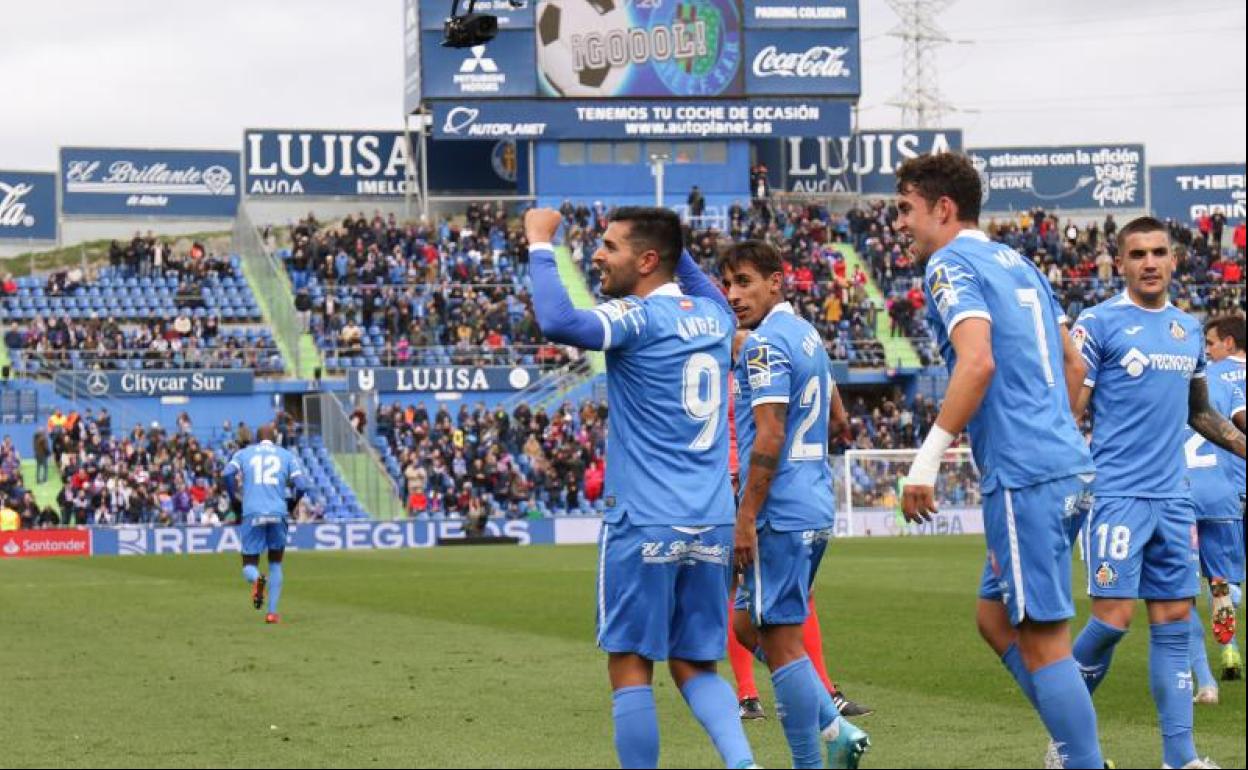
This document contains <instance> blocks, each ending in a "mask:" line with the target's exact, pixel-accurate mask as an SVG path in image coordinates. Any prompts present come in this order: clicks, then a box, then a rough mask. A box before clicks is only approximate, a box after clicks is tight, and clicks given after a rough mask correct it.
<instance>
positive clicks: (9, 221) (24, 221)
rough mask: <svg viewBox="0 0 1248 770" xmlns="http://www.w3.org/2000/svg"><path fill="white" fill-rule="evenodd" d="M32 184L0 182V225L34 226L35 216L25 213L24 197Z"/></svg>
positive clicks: (32, 186) (31, 188) (33, 187)
mask: <svg viewBox="0 0 1248 770" xmlns="http://www.w3.org/2000/svg"><path fill="white" fill-rule="evenodd" d="M33 189H35V186H34V185H31V184H26V183H25V182H19V183H17V184H7V183H5V182H0V227H34V226H35V218H34V216H33V215H31V214H27V213H26V204H25V203H22V198H24V197H25V196H26V195H27V194H28V193H30V191H31V190H33Z"/></svg>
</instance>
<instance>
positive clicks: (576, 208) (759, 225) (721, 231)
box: [560, 198, 888, 367]
mask: <svg viewBox="0 0 1248 770" xmlns="http://www.w3.org/2000/svg"><path fill="white" fill-rule="evenodd" d="M560 212H561V213H562V214H563V216H564V221H565V227H566V229H565V232H566V234H567V235H566V241H567V243H568V246H569V248H570V249H571V251H572V254H573V257H574V258H575V259H577V261H578V262H579V264H580V266H581V269H582V271H583V272H584V273H585V275H586V277H587V279H588V281H589V284H590V286H591V288H593V289H595V290H597V288H598V286H599V276H598V271H597V268H595V267H594V265H593V263H592V261H591V260H592V257H593V253H594V251H595V250H596V249H597V248H598V245H599V243H600V242H601V239H602V235H603V233H604V232H605V231H606V228H607V224H608V217H609V210H608V209H607V207H606V206H605V205H604V204H603V203H602V202H601V201H598V202H595V203H594V204H593V205H592V206H585V205H583V204H582V205H573V204H572V203H570V202H565V203H564V204H563V205H562V206H561V208H560ZM698 224H699V227H697V228H696V229H692V230H689V231H687V232H686V234H685V236H686V237H685V242H686V245H687V247H688V249H689V253H690V254H691V255H692V256H693V257H694V259H696V260H697V261H698V262H699V264H701V265H702V267H703V269H705V270H707V271H708V272H710V273H712V274H717V273H718V264H717V263H718V259H719V254H720V251H721V249H722V247H723V245H724V244H725V243H726V242H729V241H732V240H745V239H759V240H765V241H767V242H769V243H771V244H772V245H773V246H775V247H776V249H777V250H778V251H779V252H780V254H781V257H782V259H783V262H782V264H783V267H784V275H785V288H786V294H787V296H788V298H789V300H790V301H791V302H792V303H793V305H794V308H795V309H796V310H797V311H798V312H799V313H800V314H801V315H802V316H803V317H805V318H807V319H808V320H810V321H811V323H813V324H814V325H815V327H816V328H817V329H818V330H819V332H820V334H821V335H822V336H823V339H824V344H825V345H826V347H827V350H828V354H829V355H830V356H831V357H832V359H833V360H836V361H847V362H849V364H850V365H851V366H870V367H882V366H885V365H887V363H888V362H887V360H886V357H885V354H884V348H883V345H882V344H881V343H880V341H879V340H878V339H877V337H876V331H875V329H876V317H877V314H878V313H879V311H880V309H881V308H879V307H878V306H877V305H876V303H875V302H874V301H873V300H872V298H871V297H870V295H869V292H868V287H867V283H868V281H867V276H866V274H865V273H864V272H862V270H861V269H858V270H850V269H849V263H848V261H847V260H846V259H845V256H844V254H842V252H841V251H840V250H838V249H837V248H835V247H834V245H833V244H834V242H835V241H837V240H841V241H843V240H845V237H844V222H843V220H842V219H841V218H839V217H837V216H835V215H832V214H829V213H828V212H827V210H826V209H824V208H822V207H820V206H815V205H809V206H805V205H796V204H791V205H788V206H778V205H772V204H771V203H770V202H769V201H767V200H766V199H764V198H759V199H756V200H754V201H753V202H752V203H751V204H750V205H749V206H748V207H747V206H743V205H741V204H734V205H732V206H731V207H730V208H729V209H728V212H727V216H726V217H725V219H724V221H723V223H722V225H721V224H720V223H711V222H708V221H706V220H705V219H703V220H701V221H699V222H698ZM838 228H840V232H839V233H838Z"/></svg>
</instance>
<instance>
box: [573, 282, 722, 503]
mask: <svg viewBox="0 0 1248 770" xmlns="http://www.w3.org/2000/svg"><path fill="white" fill-rule="evenodd" d="M594 313H596V314H597V315H598V317H599V319H600V320H601V321H602V325H603V333H604V336H603V345H602V347H603V350H605V351H606V357H607V408H608V410H609V412H610V415H611V426H610V433H609V435H608V439H607V473H606V479H605V482H604V486H603V501H604V504H605V505H606V515H605V520H606V522H607V523H608V524H617V523H619V522H620V521H621V519H623V518H624V516H625V515H627V516H628V520H629V522H630V523H631V524H633V525H635V526H642V527H647V526H679V527H707V526H722V525H725V524H732V523H733V522H734V520H735V511H734V508H733V504H732V488H731V484H730V481H729V476H728V401H727V398H726V393H725V390H726V388H727V384H728V382H727V378H728V372H729V368H730V366H731V359H732V334H733V331H734V329H735V327H736V319H735V318H734V317H733V316H732V315H731V314H730V313H729V312H728V311H727V310H726V309H725V307H724V306H723V305H720V304H717V303H716V302H714V301H713V300H710V299H706V298H703V297H689V296H685V295H683V294H681V293H680V289H679V288H678V287H677V286H676V284H674V283H670V284H665V285H664V286H661V287H659V288H658V289H656V290H655V291H653V292H651V293H650V294H649V295H648V296H647V297H645V298H644V299H642V298H639V297H635V296H634V297H625V298H622V299H616V300H612V301H610V302H606V303H604V304H601V305H599V306H597V307H596V308H594Z"/></svg>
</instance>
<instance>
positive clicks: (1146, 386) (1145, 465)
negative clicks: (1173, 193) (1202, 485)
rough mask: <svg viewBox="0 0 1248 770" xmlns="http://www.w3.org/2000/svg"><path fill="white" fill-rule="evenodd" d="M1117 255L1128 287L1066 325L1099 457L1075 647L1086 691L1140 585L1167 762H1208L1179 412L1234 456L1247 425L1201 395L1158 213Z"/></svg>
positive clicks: (1125, 232)
mask: <svg viewBox="0 0 1248 770" xmlns="http://www.w3.org/2000/svg"><path fill="white" fill-rule="evenodd" d="M1115 262H1116V265H1117V267H1118V271H1119V273H1120V274H1121V275H1122V276H1123V278H1124V279H1125V281H1126V285H1127V288H1126V291H1124V292H1123V293H1122V294H1121V295H1119V296H1117V297H1114V298H1113V299H1110V300H1107V301H1105V302H1102V303H1101V304H1099V305H1097V306H1095V307H1092V308H1089V309H1088V310H1085V311H1084V312H1083V313H1082V314H1081V315H1080V316H1079V320H1078V322H1077V323H1076V324H1075V328H1074V330H1073V332H1072V337H1073V339H1074V342H1075V345H1076V347H1078V348H1079V350H1080V352H1081V353H1082V355H1083V358H1084V361H1085V362H1086V364H1087V376H1086V379H1085V380H1084V386H1083V388H1082V390H1081V393H1080V395H1079V400H1078V402H1077V403H1076V404H1075V413H1076V415H1080V414H1082V413H1083V411H1084V409H1085V408H1086V406H1087V404H1088V402H1089V401H1090V402H1091V406H1092V423H1093V426H1092V455H1093V457H1094V458H1095V460H1096V481H1095V483H1094V485H1093V492H1094V493H1095V495H1096V502H1095V504H1094V506H1093V509H1092V515H1091V517H1090V518H1089V519H1088V524H1087V527H1086V528H1085V530H1084V552H1085V555H1086V561H1087V566H1088V593H1089V594H1090V595H1091V596H1092V617H1091V618H1090V619H1089V621H1088V623H1087V625H1086V626H1084V629H1083V631H1082V632H1081V633H1080V634H1079V638H1078V639H1077V640H1076V642H1075V658H1076V659H1077V660H1078V661H1079V668H1080V669H1081V670H1082V672H1083V675H1084V679H1085V681H1086V682H1087V686H1088V691H1089V692H1094V691H1095V690H1096V688H1097V686H1098V685H1099V684H1100V682H1101V681H1102V680H1103V679H1104V677H1105V675H1106V673H1107V672H1108V670H1109V665H1110V661H1111V659H1112V657H1113V654H1114V648H1115V647H1116V646H1117V644H1118V642H1119V641H1121V640H1122V637H1123V635H1124V634H1126V632H1127V628H1128V626H1129V625H1130V623H1131V616H1132V614H1133V613H1134V611H1135V600H1136V599H1144V600H1145V603H1146V604H1147V607H1148V620H1149V624H1150V625H1149V678H1150V683H1151V685H1152V687H1151V689H1152V694H1153V700H1154V702H1155V703H1156V705H1157V713H1158V717H1159V723H1160V726H1161V737H1162V755H1163V758H1162V761H1163V764H1164V766H1165V767H1212V766H1213V765H1212V764H1210V763H1209V761H1208V760H1207V759H1201V758H1200V757H1199V755H1198V754H1197V753H1196V745H1195V742H1194V741H1193V738H1192V677H1191V672H1190V669H1189V667H1188V666H1189V662H1188V645H1189V636H1190V629H1189V626H1188V623H1189V619H1188V615H1189V613H1190V610H1191V607H1192V598H1193V597H1194V596H1195V595H1196V592H1197V589H1198V588H1199V583H1198V579H1197V574H1196V563H1197V554H1196V513H1195V510H1194V507H1193V505H1192V497H1191V493H1190V491H1189V489H1188V484H1187V480H1186V478H1185V475H1186V471H1185V469H1184V463H1183V436H1184V433H1183V426H1184V425H1185V424H1187V425H1191V427H1192V428H1193V429H1194V430H1195V431H1196V432H1197V433H1198V434H1200V435H1201V436H1203V437H1205V438H1206V439H1208V440H1209V441H1211V442H1212V443H1214V444H1216V445H1217V446H1220V447H1223V448H1225V449H1228V450H1230V451H1231V452H1233V453H1234V454H1235V455H1236V456H1238V457H1240V458H1243V456H1244V434H1243V433H1241V432H1240V431H1239V430H1237V429H1236V428H1235V426H1234V425H1233V424H1231V422H1230V421H1229V420H1227V419H1226V418H1225V417H1223V416H1222V415H1220V414H1218V411H1217V410H1216V409H1215V408H1214V407H1213V405H1212V404H1211V403H1210V401H1209V387H1208V382H1207V377H1206V372H1205V355H1204V347H1203V345H1202V339H1201V327H1200V324H1199V322H1197V321H1196V319H1194V318H1192V317H1191V316H1190V315H1188V314H1187V313H1184V312H1182V311H1180V310H1179V309H1178V308H1176V307H1174V306H1173V305H1171V304H1170V301H1169V289H1170V276H1171V273H1172V272H1173V271H1174V268H1175V265H1176V259H1175V256H1174V253H1173V252H1172V251H1171V248H1170V237H1169V234H1168V233H1167V231H1166V226H1165V224H1163V223H1161V222H1159V221H1157V220H1156V219H1153V218H1152V217H1141V218H1139V219H1136V220H1134V221H1132V222H1130V223H1129V224H1127V225H1126V226H1125V227H1123V228H1122V229H1121V230H1119V231H1118V256H1117V257H1116V258H1115Z"/></svg>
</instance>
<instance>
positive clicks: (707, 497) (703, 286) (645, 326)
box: [524, 207, 754, 767]
mask: <svg viewBox="0 0 1248 770" xmlns="http://www.w3.org/2000/svg"><path fill="white" fill-rule="evenodd" d="M560 222H561V217H560V215H559V212H557V211H553V210H550V209H534V210H531V211H529V212H528V213H527V214H526V215H525V221H524V223H525V232H526V235H527V236H528V240H529V244H530V245H529V255H530V270H531V276H532V281H533V306H534V310H535V312H536V315H537V321H538V324H539V325H540V326H541V328H542V333H543V334H545V335H546V337H548V338H549V339H551V340H552V341H554V342H558V343H562V344H568V345H576V346H577V347H581V348H587V349H592V350H605V351H606V357H607V402H608V407H609V409H610V411H611V437H610V441H609V443H608V447H607V475H606V481H605V484H604V488H603V500H604V502H605V504H606V513H605V516H604V517H603V527H602V535H601V539H600V543H599V562H598V617H597V629H598V646H599V647H601V648H602V649H603V650H605V651H606V652H607V656H608V657H607V673H608V675H609V677H610V680H611V687H612V690H613V691H614V693H613V695H612V703H613V705H612V715H613V718H614V722H615V748H616V753H617V754H618V756H619V760H620V764H621V765H622V766H623V767H655V766H656V765H657V763H658V759H659V725H658V719H657V717H656V714H655V705H654V694H653V691H652V689H651V682H652V679H653V675H654V662H655V661H662V660H666V661H667V662H668V669H669V670H670V672H671V675H672V679H673V681H674V682H675V683H676V686H677V687H678V688H679V689H680V692H681V694H682V695H683V696H684V698H685V701H686V703H688V705H689V708H690V710H692V711H693V714H694V716H695V717H696V718H697V719H698V721H699V722H700V723H701V724H702V727H703V728H704V729H705V730H706V732H707V733H708V734H709V735H710V737H711V740H712V741H713V742H714V744H715V747H716V749H717V750H718V751H719V753H720V756H721V757H723V760H724V762H725V764H726V765H727V766H728V767H745V766H750V765H753V762H754V758H753V754H752V752H751V750H750V746H749V743H748V741H747V740H746V738H745V732H744V730H743V728H742V726H741V720H740V718H738V716H737V701H736V698H735V697H734V696H733V692H732V687H731V686H730V685H729V684H728V683H727V682H726V681H724V680H723V679H721V678H720V677H719V675H718V674H717V673H716V664H715V662H716V661H717V660H719V659H720V658H722V657H723V656H724V647H725V644H726V642H727V638H728V607H727V605H726V603H725V602H724V597H725V596H727V595H728V588H729V585H730V583H731V580H732V564H731V561H732V524H733V509H732V490H731V488H730V485H729V478H728V436H727V418H728V412H727V410H728V404H727V400H726V399H725V398H724V389H725V385H726V377H727V373H728V369H729V366H730V364H731V353H732V335H733V330H734V326H735V322H734V320H733V316H732V312H731V311H730V310H729V308H728V304H727V301H726V300H724V297H723V294H722V292H720V290H719V289H718V288H717V287H716V286H715V284H714V283H712V282H711V281H710V279H708V278H707V277H706V276H705V275H704V274H703V273H702V271H701V270H700V269H699V268H698V266H697V264H696V263H695V262H694V261H693V259H692V257H690V256H689V255H688V253H684V252H683V251H682V240H683V239H682V233H681V225H680V219H679V218H678V217H677V216H676V215H675V214H674V213H673V212H671V211H669V210H667V209H659V208H643V207H623V208H619V209H617V210H616V211H615V212H614V213H613V214H612V216H611V220H610V223H609V224H608V226H607V230H606V232H605V233H604V234H603V237H602V246H601V247H600V248H599V249H598V251H597V252H596V253H595V254H594V257H593V260H594V264H595V265H596V266H597V267H598V269H599V271H600V273H601V275H602V292H603V293H604V294H606V295H607V296H609V297H614V299H612V300H611V301H609V302H606V303H604V304H602V305H599V306H598V307H596V308H594V309H593V310H577V309H575V308H574V307H573V306H572V302H571V300H570V299H569V298H568V295H567V291H566V290H565V289H564V287H563V284H562V282H561V281H560V280H559V274H558V270H557V268H556V266H555V254H554V250H553V248H552V246H551V242H552V240H553V239H554V237H555V233H556V232H557V230H558V228H559V225H560ZM677 281H679V283H677Z"/></svg>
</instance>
